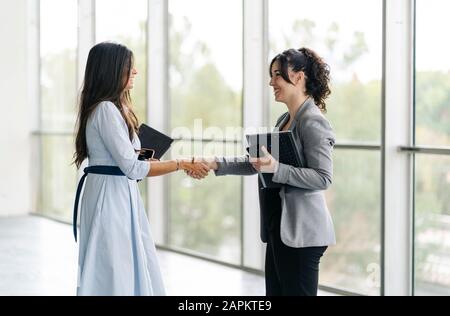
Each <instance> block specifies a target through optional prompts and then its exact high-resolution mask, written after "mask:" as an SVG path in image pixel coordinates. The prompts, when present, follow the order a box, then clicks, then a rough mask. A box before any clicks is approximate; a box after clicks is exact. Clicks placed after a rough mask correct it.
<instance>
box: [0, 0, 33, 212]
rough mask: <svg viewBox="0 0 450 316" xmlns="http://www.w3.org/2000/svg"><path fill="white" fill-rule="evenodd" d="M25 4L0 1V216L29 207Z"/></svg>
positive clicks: (30, 121) (20, 0)
mask: <svg viewBox="0 0 450 316" xmlns="http://www.w3.org/2000/svg"><path fill="white" fill-rule="evenodd" d="M28 5H29V3H28V2H27V1H26V0H18V1H0V42H1V43H2V48H1V52H0V55H1V58H0V69H1V70H2V76H0V93H1V95H2V105H1V109H2V113H1V115H0V129H1V133H0V160H1V161H0V174H1V175H2V181H0V216H10V215H23V214H27V213H28V212H29V211H30V209H31V203H30V201H31V182H30V173H31V170H32V168H33V165H31V164H30V157H31V131H32V128H33V127H34V125H35V122H34V118H33V117H32V115H35V112H36V111H35V109H34V108H31V107H29V106H28V104H27V102H28V101H29V98H28V96H27V93H28V92H31V91H28V84H30V81H29V80H28V71H29V69H28V64H27V58H28V50H27V48H28V47H27V43H28V26H29V25H28V19H27V14H28ZM35 22H36V21H34V23H35Z"/></svg>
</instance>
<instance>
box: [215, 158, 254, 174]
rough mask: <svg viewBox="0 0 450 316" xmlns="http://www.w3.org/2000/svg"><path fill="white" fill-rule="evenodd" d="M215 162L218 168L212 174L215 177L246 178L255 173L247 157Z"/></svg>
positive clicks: (217, 159) (218, 159)
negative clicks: (235, 176) (238, 176)
mask: <svg viewBox="0 0 450 316" xmlns="http://www.w3.org/2000/svg"><path fill="white" fill-rule="evenodd" d="M216 161H217V166H218V168H217V170H216V171H215V172H214V173H215V175H216V176H224V175H240V176H248V175H253V174H256V173H257V171H256V169H255V168H253V166H252V164H251V163H250V161H249V157H248V156H242V157H230V158H226V157H223V158H216Z"/></svg>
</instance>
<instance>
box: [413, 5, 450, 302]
mask: <svg viewBox="0 0 450 316" xmlns="http://www.w3.org/2000/svg"><path fill="white" fill-rule="evenodd" d="M448 10H450V4H449V3H448V2H447V1H443V0H431V1H427V2H425V1H423V0H417V1H416V72H415V78H416V86H415V100H416V102H415V144H416V145H419V146H427V147H442V146H449V145H450V62H449V61H448V58H447V56H448V54H449V53H450V45H448V44H447V42H446V41H442V40H436V37H433V36H430V35H431V34H435V33H436V30H442V29H445V28H446V26H450V22H449V21H448V18H447V16H446V12H448ZM414 189H415V212H414V213H415V227H414V228H415V243H414V246H415V258H414V260H415V261H414V262H415V264H414V267H415V274H414V275H415V280H414V284H415V289H414V290H415V294H416V295H449V294H450V199H449V197H450V194H449V192H450V156H445V155H444V156H438V155H429V154H423V155H417V156H416V158H415V186H414Z"/></svg>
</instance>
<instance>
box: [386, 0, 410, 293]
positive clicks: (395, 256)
mask: <svg viewBox="0 0 450 316" xmlns="http://www.w3.org/2000/svg"><path fill="white" fill-rule="evenodd" d="M385 6H386V12H385V14H386V21H385V22H386V25H385V28H386V48H385V68H384V72H385V86H384V89H385V104H384V106H383V122H384V128H383V148H382V155H383V157H382V161H383V166H384V168H383V172H384V194H383V195H384V205H383V207H384V294H385V295H410V294H411V289H412V286H411V276H412V211H411V209H412V208H411V205H412V204H411V185H412V167H411V156H410V155H408V154H405V153H401V152H399V150H398V148H399V146H404V145H411V140H412V137H411V131H412V100H413V98H412V96H413V79H412V78H413V67H412V65H413V55H412V52H413V2H412V1H410V0H397V1H385Z"/></svg>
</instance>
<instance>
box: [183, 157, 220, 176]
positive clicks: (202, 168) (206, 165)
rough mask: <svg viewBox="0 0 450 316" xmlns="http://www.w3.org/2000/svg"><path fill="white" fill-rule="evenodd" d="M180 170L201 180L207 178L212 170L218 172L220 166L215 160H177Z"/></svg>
mask: <svg viewBox="0 0 450 316" xmlns="http://www.w3.org/2000/svg"><path fill="white" fill-rule="evenodd" d="M177 166H178V169H181V170H184V172H185V173H186V174H187V175H188V176H190V177H191V178H193V179H197V180H201V179H203V178H205V177H206V176H207V175H208V174H209V171H210V170H217V168H218V165H217V162H216V160H215V159H214V158H194V157H193V158H192V159H190V160H187V159H177Z"/></svg>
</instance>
